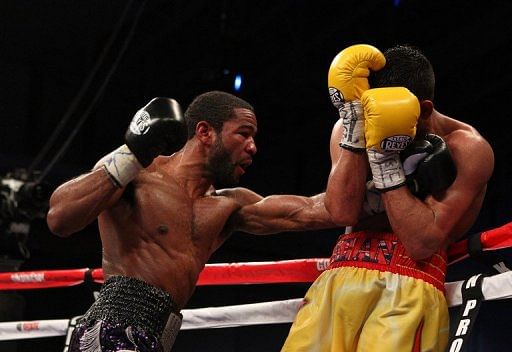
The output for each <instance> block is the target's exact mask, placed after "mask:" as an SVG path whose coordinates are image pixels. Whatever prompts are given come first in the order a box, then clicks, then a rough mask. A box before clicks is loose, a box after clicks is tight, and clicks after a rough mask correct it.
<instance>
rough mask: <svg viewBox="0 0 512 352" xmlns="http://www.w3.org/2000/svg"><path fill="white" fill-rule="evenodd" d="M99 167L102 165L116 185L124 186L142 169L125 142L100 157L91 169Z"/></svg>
mask: <svg viewBox="0 0 512 352" xmlns="http://www.w3.org/2000/svg"><path fill="white" fill-rule="evenodd" d="M100 167H103V169H104V170H105V171H106V172H107V174H108V175H109V176H110V178H111V179H112V182H113V183H114V184H115V185H116V186H117V187H125V186H126V185H127V184H128V183H130V181H131V180H133V179H134V178H135V176H136V175H137V174H138V173H139V171H140V170H142V169H143V167H142V165H141V164H140V163H139V161H138V160H137V158H136V157H135V155H133V153H132V152H131V151H130V149H128V146H126V144H123V145H122V146H120V147H119V148H117V149H116V150H114V151H113V152H112V153H110V154H107V155H105V156H104V157H103V158H101V159H100V160H99V161H98V162H97V163H96V165H94V168H93V170H95V169H98V168H100Z"/></svg>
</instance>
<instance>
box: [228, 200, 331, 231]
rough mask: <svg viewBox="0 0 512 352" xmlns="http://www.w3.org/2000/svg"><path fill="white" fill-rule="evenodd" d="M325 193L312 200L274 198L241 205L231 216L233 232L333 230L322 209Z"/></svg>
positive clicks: (326, 214)
mask: <svg viewBox="0 0 512 352" xmlns="http://www.w3.org/2000/svg"><path fill="white" fill-rule="evenodd" d="M324 196H325V194H324V193H321V194H318V195H315V196H313V197H302V196H294V195H273V196H269V197H266V198H263V199H261V200H260V201H259V202H256V203H254V204H248V205H245V206H243V207H242V208H241V209H240V210H238V212H236V213H235V214H234V220H235V221H234V230H239V231H244V232H248V233H252V234H256V235H267V234H272V233H278V232H284V231H306V230H319V229H325V228H332V227H335V226H336V224H335V223H334V222H333V221H332V219H331V216H330V215H329V213H328V212H327V210H326V209H325V206H324Z"/></svg>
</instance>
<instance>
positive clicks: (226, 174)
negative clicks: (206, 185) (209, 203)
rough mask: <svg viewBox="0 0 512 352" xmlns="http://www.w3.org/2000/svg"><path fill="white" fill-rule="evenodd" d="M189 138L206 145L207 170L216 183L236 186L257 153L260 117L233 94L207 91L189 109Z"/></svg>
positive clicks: (224, 185) (187, 112)
mask: <svg viewBox="0 0 512 352" xmlns="http://www.w3.org/2000/svg"><path fill="white" fill-rule="evenodd" d="M185 120H186V122H187V128H188V134H189V139H192V138H194V137H197V138H199V139H200V140H201V141H202V143H203V145H204V146H205V151H206V155H207V161H206V165H205V170H206V172H207V174H208V177H210V178H211V179H212V181H213V184H214V185H215V186H222V187H228V186H234V185H236V184H237V183H238V180H239V178H240V176H241V175H243V174H244V173H245V169H246V168H247V167H248V166H249V165H250V164H251V163H252V157H253V155H254V154H255V153H256V144H255V142H254V136H255V135H256V132H257V121H256V115H255V114H254V109H253V108H252V106H251V105H250V104H249V103H247V102H246V101H244V100H243V99H240V98H238V97H236V96H234V95H232V94H229V93H225V92H219V91H213V92H208V93H204V94H202V95H200V96H198V97H197V98H195V99H194V101H193V102H192V103H191V104H190V106H189V108H188V109H187V111H186V112H185Z"/></svg>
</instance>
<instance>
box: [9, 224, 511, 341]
mask: <svg viewBox="0 0 512 352" xmlns="http://www.w3.org/2000/svg"><path fill="white" fill-rule="evenodd" d="M475 244H476V245H475ZM475 246H476V247H477V248H479V249H480V250H481V251H493V250H497V249H503V248H510V247H512V222H511V223H508V224H505V225H503V226H501V227H499V228H496V229H493V230H489V231H485V232H482V233H477V234H474V235H472V236H470V237H469V238H468V239H465V240H463V241H460V242H457V243H455V244H454V245H452V246H451V247H450V249H449V251H448V258H449V264H452V263H456V262H458V261H460V260H463V259H465V258H467V257H468V256H470V255H471V253H472V252H474V251H475V249H474V248H475ZM328 264H329V259H327V258H317V259H298V260H285V261H274V262H247V263H231V264H227V263H222V264H207V265H206V266H205V268H204V270H203V271H202V272H201V274H200V276H199V281H198V285H241V284H269V283H309V282H312V281H314V280H315V279H316V278H317V277H318V275H320V273H322V272H323V271H324V270H325V269H326V268H327V267H328ZM496 270H497V271H502V272H501V273H499V274H496V275H493V276H487V277H484V278H483V281H482V293H483V297H484V300H497V299H508V298H512V271H509V270H508V268H506V267H501V270H500V267H496ZM91 281H92V282H96V283H102V282H103V273H102V270H101V269H93V270H90V269H87V268H84V269H73V270H53V271H31V272H13V273H1V274H0V290H20V289H22V290H23V289H42V288H53V287H69V286H75V285H79V284H82V283H84V282H91ZM463 283H464V281H455V282H447V283H446V284H445V288H446V297H447V301H448V305H449V306H450V307H454V306H458V305H460V304H461V303H462V302H463V300H462V294H461V287H462V285H463ZM301 302H302V298H298V299H289V300H283V301H273V302H263V303H253V304H242V305H234V306H225V307H208V308H198V309H184V310H182V314H183V325H182V330H191V329H205V328H225V327H238V326H248V325H261V324H280V323H291V322H292V321H293V319H294V317H295V314H296V312H297V310H298V309H299V306H300V304H301ZM74 321H75V318H73V319H56V320H40V321H19V322H6V323H0V341H2V340H15V339H27V338H39V337H50V336H63V335H66V333H67V331H68V328H69V327H70V326H73V325H74Z"/></svg>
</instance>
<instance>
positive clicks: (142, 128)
mask: <svg viewBox="0 0 512 352" xmlns="http://www.w3.org/2000/svg"><path fill="white" fill-rule="evenodd" d="M186 140H187V131H186V128H185V123H184V119H183V114H182V112H181V108H180V106H179V104H178V102H176V100H174V99H169V98H154V99H153V100H151V101H150V102H149V103H148V104H147V105H146V106H144V107H143V108H142V109H140V110H139V111H137V113H136V114H135V115H134V117H133V119H132V121H131V123H130V126H129V127H128V129H127V131H126V133H125V141H126V144H124V145H122V146H121V147H119V148H117V149H116V150H114V151H113V152H112V153H110V154H108V155H106V156H105V157H103V158H102V159H101V160H100V161H98V162H97V163H96V165H95V167H94V169H96V168H99V167H103V168H104V169H105V171H106V172H107V174H108V175H109V176H110V178H111V180H112V181H113V183H114V184H115V185H116V186H118V187H124V186H126V185H127V184H128V183H129V182H130V181H131V180H133V178H134V177H135V176H136V175H137V173H138V172H139V171H140V170H141V169H143V168H145V167H148V166H149V165H150V164H151V163H152V161H153V159H154V158H156V157H157V156H158V155H170V154H172V153H174V152H175V151H177V150H179V149H180V148H181V147H182V146H183V145H184V144H185V142H186Z"/></svg>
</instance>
